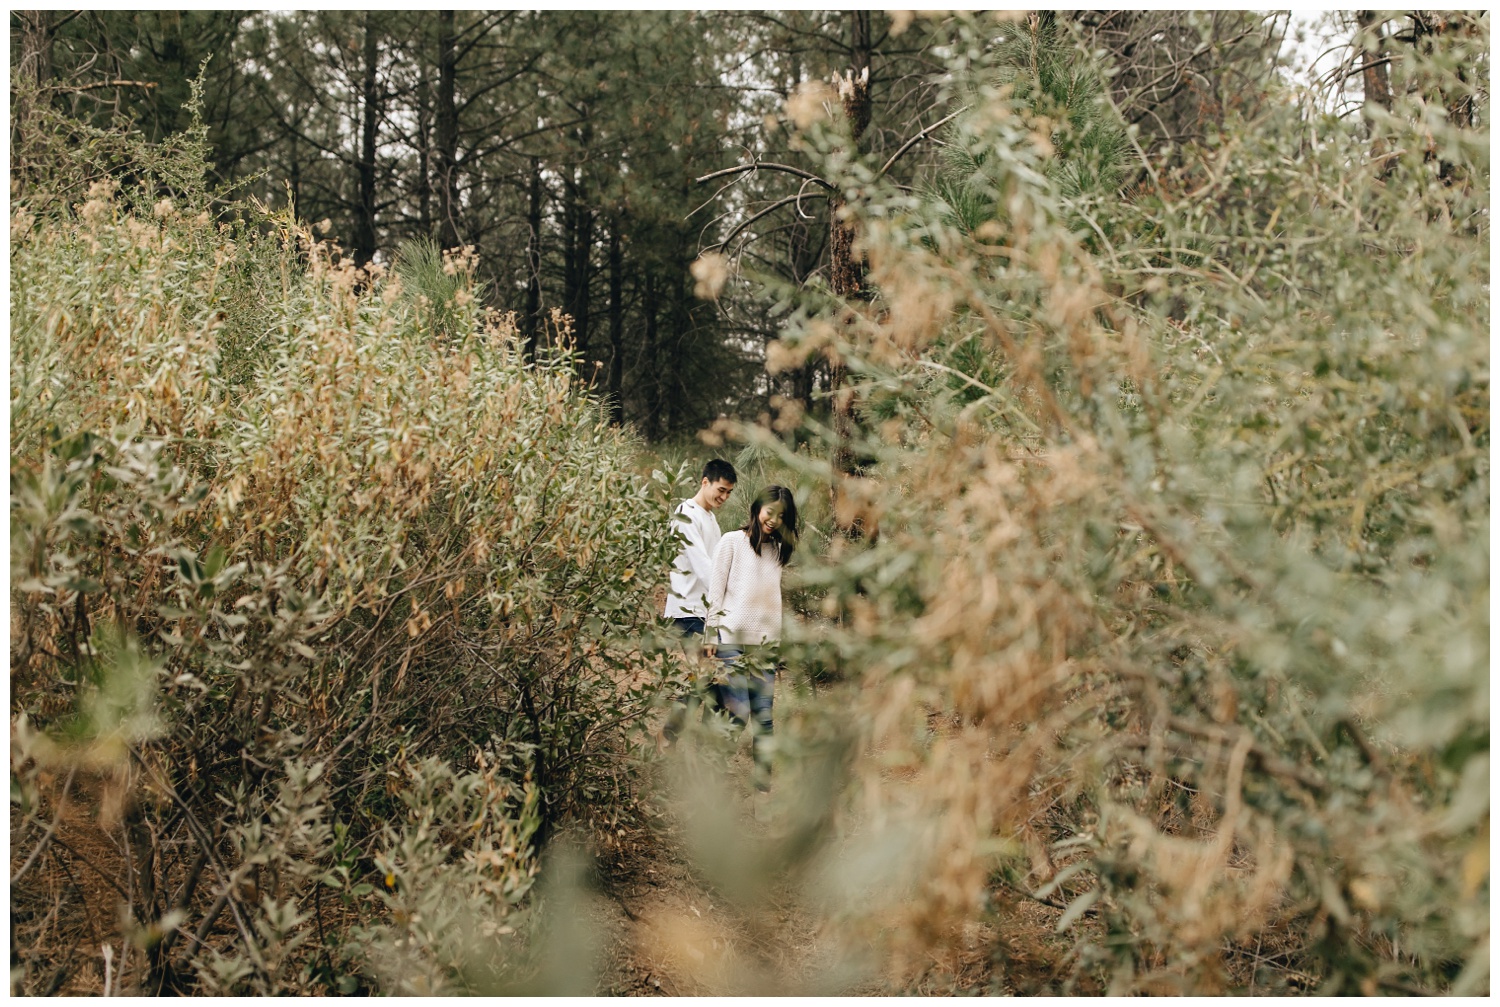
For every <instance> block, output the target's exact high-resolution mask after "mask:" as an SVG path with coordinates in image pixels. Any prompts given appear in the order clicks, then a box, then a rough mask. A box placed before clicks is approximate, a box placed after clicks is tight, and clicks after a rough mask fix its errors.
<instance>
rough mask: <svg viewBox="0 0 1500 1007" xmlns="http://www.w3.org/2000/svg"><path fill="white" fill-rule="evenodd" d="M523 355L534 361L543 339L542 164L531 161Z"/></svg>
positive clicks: (527, 217) (538, 160)
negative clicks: (524, 353)
mask: <svg viewBox="0 0 1500 1007" xmlns="http://www.w3.org/2000/svg"><path fill="white" fill-rule="evenodd" d="M526 227H527V235H526V310H525V315H524V317H523V318H522V324H523V325H524V326H525V327H526V352H527V354H528V355H529V356H531V357H532V358H533V359H535V358H536V349H537V343H538V342H539V341H540V339H541V335H542V162H541V160H540V159H539V158H535V157H533V158H532V159H531V191H530V194H529V200H528V202H527V207H526Z"/></svg>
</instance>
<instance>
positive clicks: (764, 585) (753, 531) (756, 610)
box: [703, 486, 797, 790]
mask: <svg viewBox="0 0 1500 1007" xmlns="http://www.w3.org/2000/svg"><path fill="white" fill-rule="evenodd" d="M796 547H797V504H796V503H795V502H794V501H793V500H792V492H791V490H789V489H787V488H786V487H785V486H767V487H766V488H765V489H763V490H761V492H760V493H759V494H758V495H757V496H756V498H755V499H754V500H753V501H752V502H751V504H750V519H749V520H748V521H746V522H745V527H743V528H740V529H738V530H736V531H732V532H728V533H726V534H725V535H724V537H723V538H721V539H720V540H719V545H718V548H716V549H715V550H714V570H713V578H712V580H711V581H710V582H709V590H708V613H709V614H708V619H707V623H706V627H705V630H704V634H703V639H704V641H705V642H704V650H705V652H706V653H707V654H708V655H709V656H710V657H718V658H719V660H720V661H722V662H723V663H724V666H725V667H724V672H725V674H724V680H723V682H722V683H719V684H716V685H714V686H713V689H714V698H715V700H716V701H717V702H718V704H719V705H720V706H722V707H723V708H724V709H725V710H727V711H728V712H729V716H730V717H731V718H733V720H734V722H735V723H736V724H737V725H740V726H744V725H745V724H747V723H750V724H751V725H752V726H751V732H752V733H751V739H752V744H753V750H754V752H755V785H756V787H758V788H759V789H761V790H764V789H766V788H767V787H769V786H770V774H771V729H772V719H771V705H772V702H773V700H774V693H775V688H776V665H777V653H776V651H777V644H779V643H780V642H781V570H782V567H784V566H786V564H787V561H788V560H790V559H791V558H792V550H794V549H795V548H796Z"/></svg>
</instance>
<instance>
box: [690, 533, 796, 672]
mask: <svg viewBox="0 0 1500 1007" xmlns="http://www.w3.org/2000/svg"><path fill="white" fill-rule="evenodd" d="M761 550H762V551H761V552H760V554H759V555H757V554H756V552H755V550H754V549H752V548H751V547H750V536H749V535H748V534H746V533H745V532H744V531H732V532H729V533H727V534H726V535H725V536H724V537H723V538H722V539H720V540H719V547H718V548H717V549H715V550H714V572H713V580H712V581H711V582H710V586H709V590H708V603H709V615H708V621H707V627H708V629H707V631H706V632H705V634H704V636H705V638H706V639H708V640H713V639H714V636H713V630H714V628H717V629H718V640H719V642H720V643H726V644H737V645H739V646H744V645H746V644H755V643H771V642H774V641H777V640H780V639H781V564H780V563H779V562H778V561H777V555H778V552H779V548H778V546H777V544H776V543H775V542H770V541H768V542H765V543H762V545H761Z"/></svg>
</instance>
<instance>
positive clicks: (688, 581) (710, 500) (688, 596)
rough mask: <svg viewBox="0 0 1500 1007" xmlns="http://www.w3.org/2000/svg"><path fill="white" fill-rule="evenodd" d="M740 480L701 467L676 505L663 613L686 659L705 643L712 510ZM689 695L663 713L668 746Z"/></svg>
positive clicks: (714, 467)
mask: <svg viewBox="0 0 1500 1007" xmlns="http://www.w3.org/2000/svg"><path fill="white" fill-rule="evenodd" d="M737 481H738V477H737V476H736V475H735V471H734V466H733V465H731V464H729V463H728V462H726V461H724V460H723V459H722V458H715V459H713V460H711V461H710V462H709V463H708V464H707V465H704V466H703V478H702V479H701V480H700V482H699V484H698V492H697V493H696V494H695V495H693V496H692V497H690V498H689V499H687V500H684V501H682V503H680V504H678V505H677V508H676V510H674V511H673V512H672V527H673V529H674V530H675V531H676V532H677V534H678V537H679V538H681V539H682V547H681V549H679V551H678V553H677V559H676V560H675V561H674V562H673V563H672V573H671V578H670V583H669V586H668V590H667V604H666V610H665V611H664V612H663V613H662V614H663V615H664V616H665V617H666V618H668V619H671V620H672V621H673V622H674V623H675V624H676V626H677V631H678V632H679V633H681V634H682V637H683V645H684V649H685V650H686V651H687V653H688V656H689V657H692V658H696V657H697V656H698V650H699V648H700V647H701V645H702V641H703V621H704V619H705V618H706V617H707V616H708V590H709V582H710V581H711V580H712V578H713V556H714V550H715V549H716V548H718V545H719V538H720V532H719V520H718V518H716V517H714V512H715V511H717V510H718V509H719V508H720V507H722V506H724V504H725V502H726V501H728V500H729V495H730V494H731V493H733V492H734V484H735V482H737ZM689 699H690V697H687V696H682V697H679V698H678V699H677V700H675V701H674V703H673V708H672V712H671V713H669V714H668V715H667V723H666V726H664V727H663V728H662V736H663V738H664V739H665V740H666V742H667V743H668V744H670V743H671V742H672V741H674V740H675V739H676V737H677V735H678V733H679V732H680V731H681V730H682V723H683V721H684V720H685V719H686V715H687V704H688V701H689Z"/></svg>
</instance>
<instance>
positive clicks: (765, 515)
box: [759, 503, 782, 535]
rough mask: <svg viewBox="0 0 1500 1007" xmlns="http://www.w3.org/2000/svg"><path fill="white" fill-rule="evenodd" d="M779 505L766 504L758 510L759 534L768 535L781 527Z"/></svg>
mask: <svg viewBox="0 0 1500 1007" xmlns="http://www.w3.org/2000/svg"><path fill="white" fill-rule="evenodd" d="M781 510H782V507H781V504H779V503H768V504H766V505H765V506H764V507H762V508H761V509H760V515H759V521H760V533H761V534H762V535H769V534H771V533H772V532H774V531H775V530H776V529H777V528H780V527H781Z"/></svg>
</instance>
